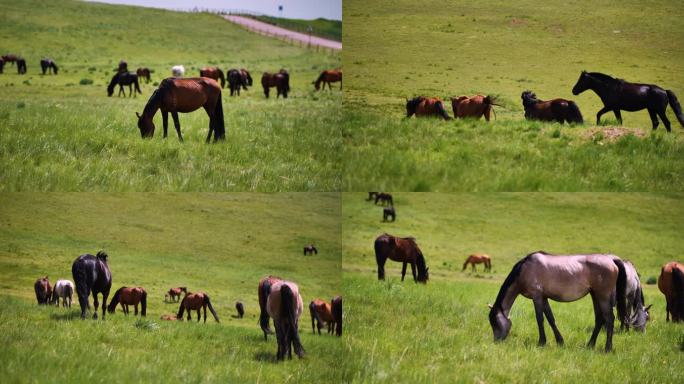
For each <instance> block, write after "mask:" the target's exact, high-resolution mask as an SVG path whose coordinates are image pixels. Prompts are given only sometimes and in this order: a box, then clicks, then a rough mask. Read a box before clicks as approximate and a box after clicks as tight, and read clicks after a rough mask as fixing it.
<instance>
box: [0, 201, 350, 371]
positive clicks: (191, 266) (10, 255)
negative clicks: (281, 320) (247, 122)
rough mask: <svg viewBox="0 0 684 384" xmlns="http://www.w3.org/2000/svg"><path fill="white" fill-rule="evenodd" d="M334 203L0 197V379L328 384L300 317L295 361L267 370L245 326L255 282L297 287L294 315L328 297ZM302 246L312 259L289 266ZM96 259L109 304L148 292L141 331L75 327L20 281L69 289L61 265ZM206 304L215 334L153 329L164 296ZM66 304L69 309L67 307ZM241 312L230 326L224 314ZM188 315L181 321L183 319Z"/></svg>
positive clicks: (334, 353)
mask: <svg viewBox="0 0 684 384" xmlns="http://www.w3.org/2000/svg"><path fill="white" fill-rule="evenodd" d="M339 201H340V200H339V195H338V194H335V193H331V194H324V193H316V194H310V193H293V194H287V193H282V194H254V193H235V194H207V193H204V194H202V193H180V194H154V193H138V194H136V193H126V194H97V193H95V194H41V193H20V194H7V193H5V194H0V207H2V208H1V209H0V244H2V245H1V246H0V281H2V291H3V292H2V294H1V295H0V305H1V306H2V308H3V309H2V311H0V335H1V336H0V341H2V343H3V348H2V352H0V360H2V362H3V363H2V364H0V376H1V377H2V378H3V382H5V383H15V382H16V383H19V382H56V383H57V382H108V383H109V382H131V381H136V382H171V381H177V380H180V381H182V382H197V383H199V382H202V383H205V382H221V383H225V382H314V381H317V382H320V381H321V380H324V379H325V380H330V379H332V380H337V381H338V382H339V381H340V380H341V379H340V377H341V375H342V373H343V372H342V367H340V366H339V365H338V364H336V362H337V361H338V359H339V356H340V355H341V354H342V353H344V348H343V343H342V341H341V340H340V339H338V338H336V337H332V336H327V335H325V336H315V337H314V336H313V335H312V334H311V330H310V329H311V328H310V325H309V324H310V322H309V321H310V318H309V316H308V309H307V311H306V312H305V313H304V315H303V317H302V318H301V320H300V321H301V323H300V332H301V337H302V343H303V345H304V348H305V349H306V352H307V354H306V356H305V358H304V359H303V360H297V359H295V360H293V361H291V362H286V363H280V364H276V363H275V352H276V342H275V339H274V338H269V340H268V342H265V341H264V340H263V335H262V333H261V330H260V329H259V327H258V325H257V319H258V303H257V295H256V288H257V283H258V280H259V279H260V278H261V277H263V276H265V275H267V274H276V275H279V276H281V277H283V278H286V279H290V280H292V281H295V282H297V283H298V284H299V286H300V289H301V294H302V297H303V299H304V301H305V304H307V305H308V303H309V301H311V300H312V299H314V298H315V297H321V298H324V299H326V300H330V299H331V298H332V297H333V296H334V295H337V294H340V293H341V275H340V265H341V244H340V238H339V236H331V235H330V234H331V233H338V234H339V231H340V221H339V220H340V219H339V217H340V205H339ZM310 242H311V243H314V244H316V245H317V247H318V249H319V251H320V252H319V253H318V255H316V256H311V257H310V256H307V257H304V256H302V246H303V245H304V244H307V243H310ZM99 249H105V250H106V251H107V252H108V253H109V266H110V268H111V271H112V276H113V284H112V288H113V290H112V293H113V292H114V290H115V289H118V288H119V287H121V286H124V285H126V286H143V287H145V288H146V290H147V291H148V315H147V319H146V320H145V321H143V322H141V323H137V322H136V321H137V320H138V319H139V318H138V319H136V318H134V317H133V316H132V315H129V316H128V317H125V316H124V315H123V313H121V312H120V310H117V312H116V313H115V314H113V315H107V319H106V321H104V322H103V321H93V320H90V319H88V320H85V321H82V320H80V318H79V314H80V310H79V309H77V308H78V304H77V303H78V301H77V300H76V303H75V305H74V307H72V309H71V310H70V311H69V310H65V309H62V308H56V307H49V308H47V307H39V306H38V305H36V304H35V294H34V292H33V283H34V281H35V279H37V278H38V277H39V276H44V275H48V276H49V277H50V280H51V282H52V283H53V284H54V282H55V281H56V280H57V279H59V278H68V279H70V280H71V279H72V277H71V264H72V262H73V260H74V259H75V258H76V257H77V256H78V255H80V254H83V253H94V252H97V251H98V250H99ZM181 285H187V286H188V289H189V290H190V291H199V290H202V291H204V292H206V293H207V294H208V295H209V296H210V297H211V300H212V303H213V305H214V307H215V308H216V310H217V312H218V315H219V318H220V320H221V323H220V324H216V323H215V322H214V321H213V319H212V318H211V314H210V315H209V321H207V324H197V323H196V322H195V321H194V319H193V322H192V323H187V322H166V321H161V320H159V316H160V315H162V314H171V313H173V314H175V313H176V312H177V310H178V305H177V304H167V303H164V294H165V292H166V291H167V290H168V289H169V288H170V287H173V286H181ZM75 299H76V297H75ZM236 300H241V301H243V302H244V303H245V309H246V315H245V318H243V319H236V318H233V317H232V316H233V315H235V309H234V303H235V301H236ZM193 316H194V315H193Z"/></svg>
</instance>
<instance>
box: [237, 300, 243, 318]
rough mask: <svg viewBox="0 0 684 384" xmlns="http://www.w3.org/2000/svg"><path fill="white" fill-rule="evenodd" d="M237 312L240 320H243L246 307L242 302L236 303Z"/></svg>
mask: <svg viewBox="0 0 684 384" xmlns="http://www.w3.org/2000/svg"><path fill="white" fill-rule="evenodd" d="M235 310H236V311H237V313H238V315H237V317H238V319H242V318H243V317H245V306H244V304H242V302H240V301H236V302H235Z"/></svg>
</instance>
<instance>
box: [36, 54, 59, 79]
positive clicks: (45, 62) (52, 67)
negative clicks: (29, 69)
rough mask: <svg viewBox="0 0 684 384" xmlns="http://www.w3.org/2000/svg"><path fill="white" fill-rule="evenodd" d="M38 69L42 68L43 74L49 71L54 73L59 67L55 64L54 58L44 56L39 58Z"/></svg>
mask: <svg viewBox="0 0 684 384" xmlns="http://www.w3.org/2000/svg"><path fill="white" fill-rule="evenodd" d="M40 69H42V70H43V75H44V74H45V73H46V72H50V73H53V74H55V75H56V74H57V71H58V70H59V68H57V64H55V62H54V60H52V59H49V58H45V59H41V60H40Z"/></svg>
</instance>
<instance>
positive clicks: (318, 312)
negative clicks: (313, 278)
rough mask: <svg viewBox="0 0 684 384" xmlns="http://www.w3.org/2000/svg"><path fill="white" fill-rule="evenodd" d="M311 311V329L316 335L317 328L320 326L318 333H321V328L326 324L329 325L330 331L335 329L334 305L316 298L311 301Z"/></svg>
mask: <svg viewBox="0 0 684 384" xmlns="http://www.w3.org/2000/svg"><path fill="white" fill-rule="evenodd" d="M309 312H310V313H311V329H312V330H313V333H314V335H315V334H316V328H318V334H319V335H320V334H321V328H323V327H324V326H325V325H326V324H327V325H328V333H332V331H333V323H334V321H335V319H334V318H333V313H332V306H331V305H330V304H328V303H326V302H325V301H324V300H321V299H314V300H313V301H311V303H309Z"/></svg>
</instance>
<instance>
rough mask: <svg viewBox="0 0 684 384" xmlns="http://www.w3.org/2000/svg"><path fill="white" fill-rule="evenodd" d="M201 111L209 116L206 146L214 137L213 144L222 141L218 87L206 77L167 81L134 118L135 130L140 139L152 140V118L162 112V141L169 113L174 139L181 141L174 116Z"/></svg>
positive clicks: (177, 123) (224, 131) (224, 136)
mask: <svg viewBox="0 0 684 384" xmlns="http://www.w3.org/2000/svg"><path fill="white" fill-rule="evenodd" d="M200 107H204V110H205V111H206V112H207V115H209V134H208V135H207V143H208V142H209V140H210V139H211V133H212V132H213V133H214V141H218V140H224V139H225V138H226V130H225V125H224V122H223V104H222V101H221V87H220V86H219V85H218V83H217V82H216V81H215V80H212V79H209V78H206V77H196V78H187V79H186V78H183V79H178V78H173V77H170V78H167V79H164V80H163V81H162V82H161V84H159V88H157V90H156V91H154V93H153V94H152V96H151V97H150V100H148V101H147V105H145V109H144V110H143V113H142V115H140V114H139V113H138V112H136V113H135V114H136V116H138V128H139V129H140V135H142V137H143V138H145V137H152V136H154V122H153V120H152V119H153V118H154V115H155V114H156V113H157V110H158V109H161V111H162V120H163V122H164V137H166V135H167V129H168V121H169V112H171V117H173V125H174V126H175V127H176V132H177V133H178V139H179V140H180V141H183V136H182V135H181V131H180V122H179V121H178V112H181V113H188V112H192V111H195V110H197V109H199V108H200Z"/></svg>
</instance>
